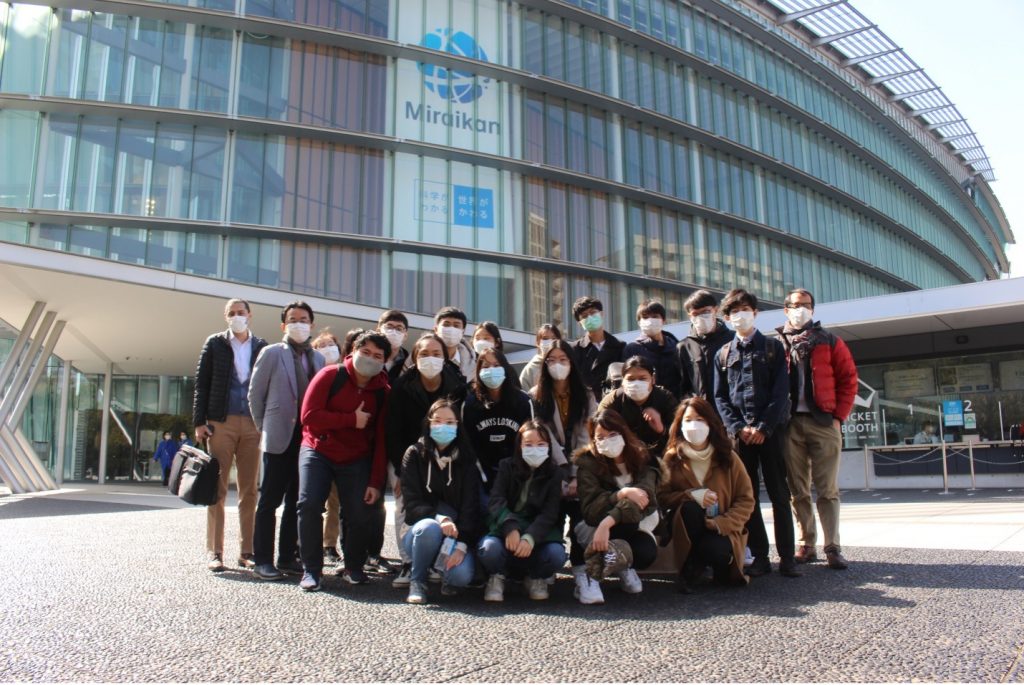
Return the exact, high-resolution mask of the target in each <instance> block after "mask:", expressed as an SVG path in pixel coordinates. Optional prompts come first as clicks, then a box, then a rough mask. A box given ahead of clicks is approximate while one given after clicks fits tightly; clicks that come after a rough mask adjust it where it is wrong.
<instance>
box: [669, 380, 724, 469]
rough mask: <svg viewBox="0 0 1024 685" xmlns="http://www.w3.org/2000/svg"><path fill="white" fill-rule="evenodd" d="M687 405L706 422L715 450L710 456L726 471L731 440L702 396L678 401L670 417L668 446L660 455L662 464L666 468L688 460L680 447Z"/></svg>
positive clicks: (684, 439) (720, 420)
mask: <svg viewBox="0 0 1024 685" xmlns="http://www.w3.org/2000/svg"><path fill="white" fill-rule="evenodd" d="M687 407H693V410H694V411H695V412H697V414H698V415H699V416H700V417H701V418H702V419H704V420H705V421H706V422H707V424H708V429H709V430H708V441H709V442H710V443H711V446H712V447H713V448H714V450H715V453H714V454H713V455H712V457H711V458H712V460H714V462H715V465H716V466H718V467H719V468H721V469H723V470H725V471H728V470H729V468H730V467H731V466H732V440H730V439H729V435H728V434H727V433H726V432H725V424H723V423H722V419H720V418H718V414H716V413H715V410H714V408H712V406H711V403H710V402H708V401H707V400H705V399H704V398H702V397H689V398H687V399H685V400H683V401H682V402H680V403H679V408H678V409H676V416H675V418H674V419H672V426H671V427H670V428H669V431H668V447H667V448H666V449H665V453H664V454H663V455H662V457H661V463H662V465H663V466H664V467H665V468H666V469H667V468H668V467H669V466H671V465H672V464H673V463H674V462H676V461H678V462H680V463H685V462H687V461H689V457H687V456H686V454H685V453H684V452H683V448H682V445H683V443H685V442H686V438H684V437H683V414H685V413H686V408H687Z"/></svg>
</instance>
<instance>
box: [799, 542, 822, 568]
mask: <svg viewBox="0 0 1024 685" xmlns="http://www.w3.org/2000/svg"><path fill="white" fill-rule="evenodd" d="M817 560H818V553H817V552H816V551H815V550H814V545H800V547H799V548H798V549H797V550H796V554H794V555H793V561H795V562H796V563H798V564H808V563H810V562H812V561H817Z"/></svg>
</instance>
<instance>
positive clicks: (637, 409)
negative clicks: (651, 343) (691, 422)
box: [598, 356, 679, 459]
mask: <svg viewBox="0 0 1024 685" xmlns="http://www.w3.org/2000/svg"><path fill="white" fill-rule="evenodd" d="M678 405H679V400H677V399H676V398H675V396H673V395H672V393H670V392H668V391H667V390H665V389H664V388H662V387H661V386H660V385H656V384H655V376H654V367H653V366H652V365H651V363H650V362H649V361H647V360H646V359H644V358H643V357H639V356H638V357H631V358H630V359H627V360H626V362H625V363H624V364H623V365H622V387H620V388H619V389H618V390H615V391H614V392H610V393H608V394H607V395H605V396H604V397H603V398H602V399H601V404H600V406H599V407H598V409H614V410H615V411H616V412H618V413H619V414H620V415H621V416H622V418H623V419H624V420H625V421H626V425H627V426H629V429H630V430H631V431H633V433H635V434H636V436H637V438H639V439H640V440H642V441H643V443H644V445H646V446H647V451H648V453H649V454H650V455H651V456H652V457H654V458H655V459H660V458H661V453H662V452H664V451H665V444H666V443H667V442H668V424H669V423H670V422H671V421H672V416H673V415H675V413H676V407H677V406H678Z"/></svg>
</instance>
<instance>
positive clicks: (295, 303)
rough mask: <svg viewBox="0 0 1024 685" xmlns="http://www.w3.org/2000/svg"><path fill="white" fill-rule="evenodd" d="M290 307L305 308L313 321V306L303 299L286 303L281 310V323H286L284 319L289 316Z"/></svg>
mask: <svg viewBox="0 0 1024 685" xmlns="http://www.w3.org/2000/svg"><path fill="white" fill-rule="evenodd" d="M289 309H305V310H306V313H307V314H309V320H310V321H311V322H312V321H313V318H314V317H313V308H312V307H310V306H309V305H308V304H307V303H305V302H303V301H302V300H294V301H292V302H289V303H288V304H286V305H285V306H284V309H282V310H281V323H284V320H285V319H287V318H288V310H289Z"/></svg>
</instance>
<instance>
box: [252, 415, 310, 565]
mask: <svg viewBox="0 0 1024 685" xmlns="http://www.w3.org/2000/svg"><path fill="white" fill-rule="evenodd" d="M301 444H302V431H301V430H300V429H298V428H296V429H295V432H294V433H293V434H292V441H291V442H290V443H289V444H288V448H287V449H286V450H285V451H284V452H282V453H280V454H272V453H270V452H264V453H263V480H262V482H261V483H260V498H259V500H258V501H257V503H256V526H255V529H254V530H253V539H252V551H253V557H254V561H255V562H256V563H257V564H270V563H273V561H274V529H275V528H276V524H277V515H276V512H277V508H278V507H279V506H281V502H282V501H283V502H284V512H282V514H281V533H280V539H279V541H278V547H277V557H278V558H279V559H287V560H289V561H291V560H292V559H294V558H295V556H296V552H297V550H298V546H299V519H298V508H297V506H296V502H297V501H298V498H299V446H300V445H301Z"/></svg>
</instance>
